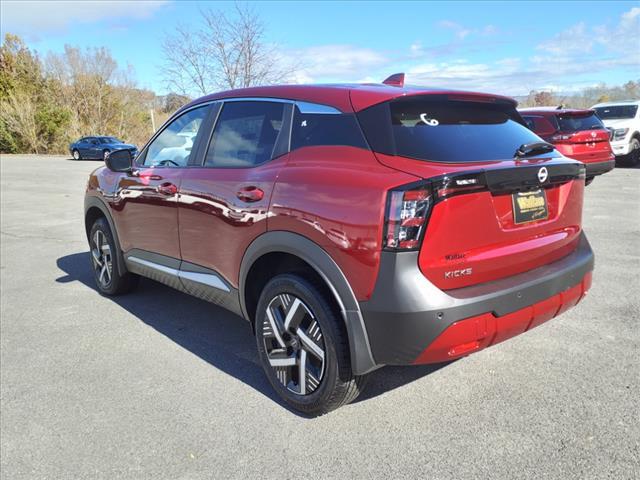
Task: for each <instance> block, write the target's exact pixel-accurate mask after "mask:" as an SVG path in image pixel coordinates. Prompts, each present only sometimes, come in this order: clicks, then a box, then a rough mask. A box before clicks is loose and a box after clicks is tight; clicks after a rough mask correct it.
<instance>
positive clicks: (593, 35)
mask: <svg viewBox="0 0 640 480" xmlns="http://www.w3.org/2000/svg"><path fill="white" fill-rule="evenodd" d="M596 47H603V48H605V49H607V50H610V51H613V52H620V53H628V54H630V55H632V56H636V58H638V57H640V8H639V7H633V8H632V9H631V10H629V11H628V12H625V13H623V14H622V15H621V17H620V19H619V21H618V22H617V23H616V24H615V25H607V24H602V25H595V26H593V27H591V28H589V27H588V26H587V25H586V24H585V23H584V22H579V23H576V24H575V25H572V26H571V27H569V28H568V29H566V30H564V31H562V32H560V33H558V34H557V35H555V36H554V37H552V38H551V39H549V40H547V41H545V42H542V43H541V44H539V45H538V47H537V49H538V50H541V51H545V52H547V53H550V54H552V55H558V56H567V55H570V54H581V53H582V54H586V53H590V52H592V51H593V50H594V49H595V48H596Z"/></svg>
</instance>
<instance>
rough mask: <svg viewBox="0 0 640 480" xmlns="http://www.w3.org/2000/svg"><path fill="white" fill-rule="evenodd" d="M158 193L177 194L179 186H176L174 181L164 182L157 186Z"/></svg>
mask: <svg viewBox="0 0 640 480" xmlns="http://www.w3.org/2000/svg"><path fill="white" fill-rule="evenodd" d="M156 190H157V191H158V193H161V194H163V195H175V194H176V193H178V187H176V186H175V185H174V184H173V183H170V182H164V183H161V184H160V185H158V186H157V187H156Z"/></svg>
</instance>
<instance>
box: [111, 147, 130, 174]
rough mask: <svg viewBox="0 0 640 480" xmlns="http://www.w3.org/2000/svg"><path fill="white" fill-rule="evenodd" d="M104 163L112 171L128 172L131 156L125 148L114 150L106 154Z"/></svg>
mask: <svg viewBox="0 0 640 480" xmlns="http://www.w3.org/2000/svg"><path fill="white" fill-rule="evenodd" d="M104 163H105V165H106V166H107V168H108V169H109V170H111V171H113V172H129V171H130V170H131V167H132V166H133V157H132V156H131V152H130V151H129V150H127V149H123V150H114V151H113V152H111V153H109V154H107V156H106V157H105V159H104Z"/></svg>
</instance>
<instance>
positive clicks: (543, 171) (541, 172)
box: [538, 167, 549, 183]
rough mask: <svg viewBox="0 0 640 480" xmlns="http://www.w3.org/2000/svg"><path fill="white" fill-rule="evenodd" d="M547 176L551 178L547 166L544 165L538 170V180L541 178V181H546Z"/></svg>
mask: <svg viewBox="0 0 640 480" xmlns="http://www.w3.org/2000/svg"><path fill="white" fill-rule="evenodd" d="M547 178H549V172H548V171H547V167H542V168H541V169H540V170H538V180H540V183H544V182H546V181H547Z"/></svg>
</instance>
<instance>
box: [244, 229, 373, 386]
mask: <svg viewBox="0 0 640 480" xmlns="http://www.w3.org/2000/svg"><path fill="white" fill-rule="evenodd" d="M268 253H289V254H291V255H295V256H296V257H298V258H300V259H302V260H304V261H305V262H307V263H308V264H309V265H311V267H312V268H313V269H314V270H315V271H316V272H317V273H318V274H319V275H320V276H321V277H322V279H323V280H324V281H325V282H326V284H327V285H328V287H329V289H330V290H331V292H332V293H333V295H334V297H335V299H336V301H337V302H338V305H339V306H340V312H341V314H342V318H343V320H344V322H345V325H346V328H347V335H348V337H349V349H350V353H351V368H352V369H353V373H354V374H355V375H362V374H365V373H367V372H370V371H372V370H375V369H376V368H378V367H380V366H381V365H377V364H376V362H375V361H374V359H373V355H372V353H371V346H370V345H369V337H368V335H367V330H366V328H365V324H364V320H363V318H362V313H361V312H360V305H359V303H358V301H357V300H356V297H355V295H354V293H353V290H352V289H351V286H350V285H349V282H348V281H347V279H346V277H345V276H344V273H342V270H340V268H339V267H338V265H337V264H336V263H335V262H334V260H333V259H332V258H331V256H330V255H329V254H328V253H327V252H326V251H325V250H324V249H323V248H322V247H321V246H320V245H318V244H316V243H314V242H312V241H311V240H309V239H307V238H305V237H303V236H301V235H298V234H296V233H293V232H287V231H270V232H266V233H264V234H262V235H260V236H259V237H258V238H256V239H255V240H254V241H253V242H252V243H251V245H249V248H247V251H246V252H245V254H244V257H243V258H242V263H241V264H240V285H239V291H240V308H241V310H242V314H243V316H244V317H245V318H247V319H248V318H249V314H248V312H247V307H246V304H245V288H246V283H245V282H246V279H247V275H248V273H249V270H250V269H251V266H252V265H253V264H254V263H255V261H256V260H258V259H259V258H260V257H262V256H263V255H266V254H268Z"/></svg>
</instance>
